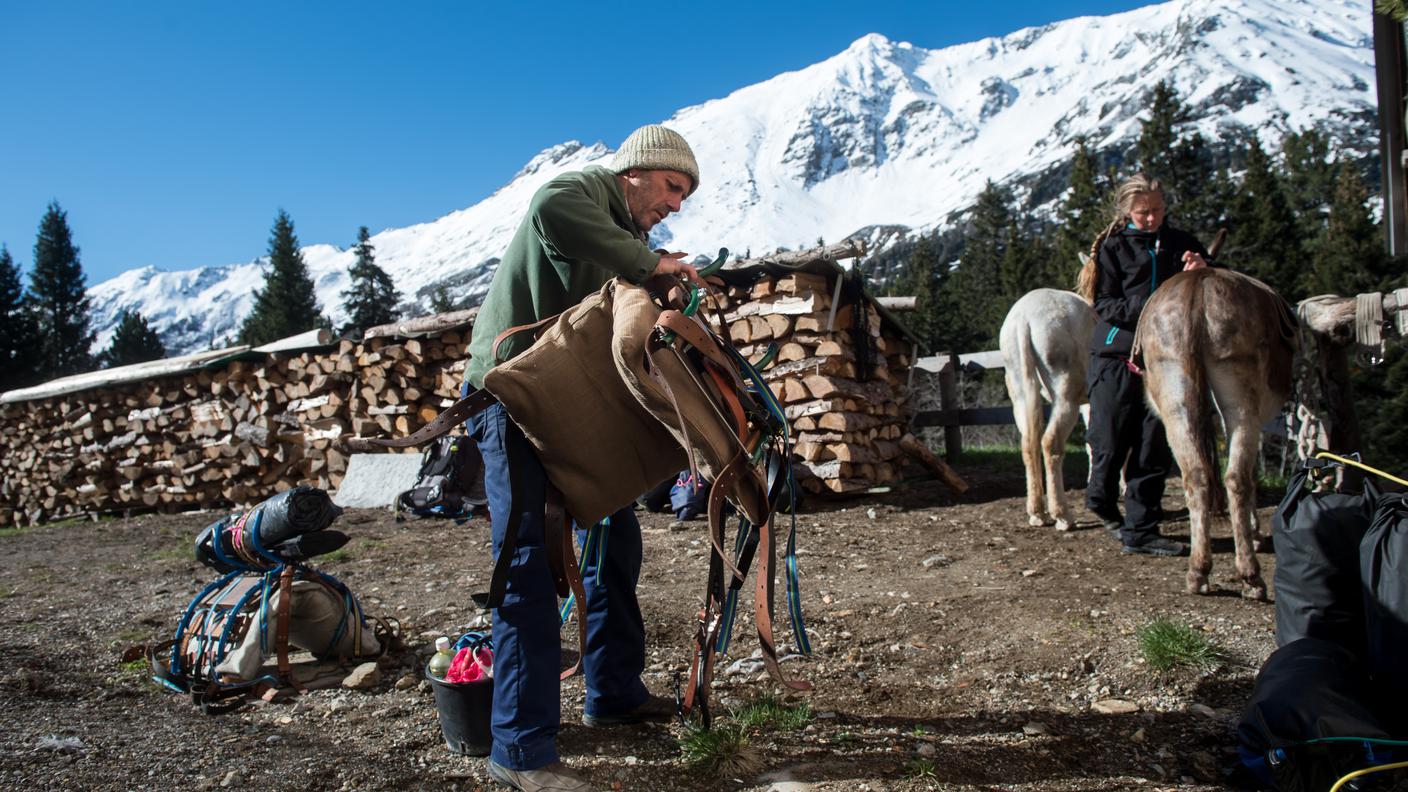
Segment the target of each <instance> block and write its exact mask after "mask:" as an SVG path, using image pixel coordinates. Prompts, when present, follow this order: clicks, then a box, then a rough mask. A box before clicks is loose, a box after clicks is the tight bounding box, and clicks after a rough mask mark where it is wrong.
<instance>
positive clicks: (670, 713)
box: [582, 696, 675, 728]
mask: <svg viewBox="0 0 1408 792" xmlns="http://www.w3.org/2000/svg"><path fill="white" fill-rule="evenodd" d="M673 717H675V702H674V701H672V700H670V699H667V698H661V697H660V696H648V697H646V699H645V701H642V702H641V703H640V706H638V707H636V708H635V709H633V710H631V711H630V712H623V713H621V714H620V715H592V714H591V713H586V714H584V715H582V723H585V724H586V725H588V726H591V727H593V728H597V727H601V726H628V725H630V724H633V723H646V722H650V723H664V722H666V721H668V720H670V719H671V718H673Z"/></svg>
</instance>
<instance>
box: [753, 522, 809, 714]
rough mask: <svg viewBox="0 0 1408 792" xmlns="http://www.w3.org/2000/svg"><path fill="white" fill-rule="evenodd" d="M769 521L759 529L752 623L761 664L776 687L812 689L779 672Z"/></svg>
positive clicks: (773, 546) (774, 542) (773, 548)
mask: <svg viewBox="0 0 1408 792" xmlns="http://www.w3.org/2000/svg"><path fill="white" fill-rule="evenodd" d="M771 523H772V521H771V520H769V521H768V522H766V523H763V524H762V525H760V526H758V532H759V534H758V542H759V544H760V545H761V546H762V549H763V553H762V556H761V557H760V560H759V564H758V575H757V580H756V584H755V589H754V593H753V621H754V623H755V624H756V625H757V627H758V644H759V646H761V647H762V650H763V665H765V666H767V669H768V672H769V673H770V674H772V677H773V679H776V680H777V682H778V684H780V685H782V686H783V687H786V688H789V689H791V690H811V689H812V683H810V682H808V681H806V680H804V679H788V678H787V677H786V676H784V675H783V673H782V667H781V666H780V665H779V664H778V660H777V644H776V642H775V641H774V640H773V632H772V613H773V582H772V577H773V564H774V562H775V561H776V559H777V540H776V537H775V536H774V535H773V532H772V525H771Z"/></svg>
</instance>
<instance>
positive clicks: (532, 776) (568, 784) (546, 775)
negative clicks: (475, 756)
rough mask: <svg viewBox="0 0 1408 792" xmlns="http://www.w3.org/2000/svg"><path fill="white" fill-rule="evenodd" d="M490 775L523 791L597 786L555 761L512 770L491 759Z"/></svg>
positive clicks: (581, 791)
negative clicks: (527, 768) (536, 766)
mask: <svg viewBox="0 0 1408 792" xmlns="http://www.w3.org/2000/svg"><path fill="white" fill-rule="evenodd" d="M489 776H490V777H491V778H493V779H494V780H495V781H498V782H499V783H500V784H503V785H504V786H506V787H508V788H510V789H519V790H522V792H595V791H596V787H594V786H592V785H591V784H588V783H587V782H586V781H584V780H583V779H582V777H581V776H579V775H577V771H576V770H573V769H572V768H570V767H568V766H567V765H565V764H563V763H562V762H553V763H552V764H550V765H546V766H544V767H539V768H537V769H535V770H510V769H508V768H507V767H504V766H503V765H501V764H499V763H497V762H495V761H494V760H492V759H490V760H489Z"/></svg>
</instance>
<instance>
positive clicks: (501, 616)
mask: <svg viewBox="0 0 1408 792" xmlns="http://www.w3.org/2000/svg"><path fill="white" fill-rule="evenodd" d="M465 425H466V426H467V427H468V429H469V433H470V436H471V437H473V438H474V440H475V442H477V443H478V444H479V451H480V453H481V454H482V455H483V457H484V490H485V493H486V495H487V496H488V499H489V512H490V514H491V515H492V517H493V545H494V558H495V559H497V558H498V556H499V549H500V548H501V547H502V546H503V541H504V533H505V530H506V528H507V527H508V518H509V515H510V514H512V513H513V512H515V511H517V512H518V513H519V515H520V516H519V525H518V547H517V550H516V551H515V553H514V558H513V562H512V566H511V567H510V569H509V573H508V587H507V589H506V592H505V594H504V601H503V604H502V605H500V606H499V607H498V608H496V609H495V610H494V627H493V636H494V710H493V714H492V716H491V719H490V723H491V727H492V731H493V738H494V744H493V747H492V749H491V751H490V754H489V757H490V759H492V760H493V761H494V762H495V763H497V764H500V765H502V766H504V767H507V768H510V769H513V770H533V769H536V768H539V767H542V766H544V765H547V764H551V763H552V762H555V761H557V759H558V754H557V745H556V738H557V732H558V727H559V726H560V724H561V711H562V710H561V707H562V704H561V689H560V687H559V684H558V676H559V674H560V672H561V663H562V659H561V649H562V645H561V638H560V635H559V624H558V611H557V607H558V601H557V591H556V589H555V588H554V586H553V580H552V572H551V570H550V569H549V567H548V555H547V548H546V546H545V544H544V526H543V523H544V518H543V506H544V503H545V502H546V500H547V495H546V493H547V473H546V472H545V471H544V470H543V465H542V462H540V461H539V460H538V455H537V453H536V452H535V451H534V450H533V447H532V446H531V445H530V444H529V443H528V441H527V439H526V438H524V436H523V432H522V431H520V430H519V428H518V426H517V425H516V424H514V422H513V421H512V420H511V419H510V418H509V417H508V413H507V412H506V411H505V410H504V408H503V406H502V405H499V404H495V405H493V406H491V407H489V408H488V409H486V410H484V411H483V412H481V413H479V414H478V415H475V416H473V417H472V418H470V419H469V420H468V421H466V422H465ZM510 459H512V460H513V465H512V473H510V463H509V460H510ZM602 462H603V464H610V460H602ZM510 475H512V476H515V477H516V478H515V479H512V480H511V479H510ZM511 482H512V486H511ZM515 486H516V488H517V496H518V501H517V502H515V500H514V495H515V492H514V487H515ZM609 523H610V525H609V527H608V528H607V529H606V530H605V531H604V532H603V535H602V538H603V539H605V542H604V547H602V552H601V553H600V554H596V553H594V554H593V557H591V558H588V559H584V560H583V564H582V583H583V585H584V587H585V589H586V596H587V601H586V603H585V606H583V604H582V603H577V607H578V608H579V609H581V608H584V610H579V613H578V616H579V618H580V617H581V614H582V613H583V612H585V614H586V623H587V654H586V657H584V658H583V662H582V666H583V672H584V675H585V677H586V688H587V700H586V705H585V708H586V712H587V713H589V714H591V715H599V716H612V715H620V714H623V713H626V712H629V711H631V710H633V709H635V708H636V707H638V706H640V705H641V704H642V703H643V702H644V701H645V700H646V698H647V696H648V695H649V694H648V692H647V691H646V688H645V685H644V684H643V683H642V682H641V681H640V675H641V672H642V671H644V670H645V622H644V620H643V619H642V618H641V614H640V603H639V602H638V601H637V600H636V583H637V582H638V581H639V580H640V565H641V536H640V523H639V522H637V521H636V516H635V510H634V506H633V505H632V506H627V507H626V508H623V509H621V510H619V511H617V512H616V513H615V514H612V515H611V517H610V518H609ZM576 533H577V539H578V542H579V543H585V535H586V530H585V529H584V528H582V527H580V526H579V527H578V528H577V531H576Z"/></svg>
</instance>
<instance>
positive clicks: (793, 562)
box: [786, 464, 812, 655]
mask: <svg viewBox="0 0 1408 792" xmlns="http://www.w3.org/2000/svg"><path fill="white" fill-rule="evenodd" d="M796 487H797V482H796V481H795V480H794V479H793V477H792V466H791V465H790V464H789V465H788V466H787V499H788V504H789V506H788V513H789V515H790V516H791V517H792V530H790V531H789V532H788V533H787V555H786V560H787V611H788V613H789V614H790V615H791V617H792V632H793V634H794V635H796V637H797V651H799V652H801V653H802V654H804V655H809V654H811V653H812V642H811V639H809V638H807V625H806V622H805V621H803V619H802V586H801V583H800V574H799V572H798V570H797V489H796Z"/></svg>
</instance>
